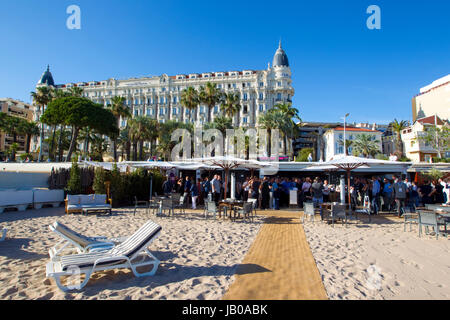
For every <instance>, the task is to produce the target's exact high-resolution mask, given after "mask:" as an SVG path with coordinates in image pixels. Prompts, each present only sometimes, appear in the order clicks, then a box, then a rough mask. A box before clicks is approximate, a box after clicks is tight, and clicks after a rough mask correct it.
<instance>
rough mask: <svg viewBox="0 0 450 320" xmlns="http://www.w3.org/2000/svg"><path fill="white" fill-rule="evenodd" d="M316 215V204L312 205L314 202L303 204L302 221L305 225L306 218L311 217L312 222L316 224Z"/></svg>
mask: <svg viewBox="0 0 450 320" xmlns="http://www.w3.org/2000/svg"><path fill="white" fill-rule="evenodd" d="M314 215H315V210H314V203H312V202H305V203H303V219H302V223H305V216H308V217H310V220H311V221H312V222H314Z"/></svg>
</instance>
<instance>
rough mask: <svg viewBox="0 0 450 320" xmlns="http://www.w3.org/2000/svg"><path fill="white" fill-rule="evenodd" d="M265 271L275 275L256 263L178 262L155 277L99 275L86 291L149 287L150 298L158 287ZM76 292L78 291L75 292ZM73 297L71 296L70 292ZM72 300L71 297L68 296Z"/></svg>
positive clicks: (91, 293) (86, 293)
mask: <svg viewBox="0 0 450 320" xmlns="http://www.w3.org/2000/svg"><path fill="white" fill-rule="evenodd" d="M155 256H157V257H158V258H162V257H163V255H162V254H161V252H160V253H158V252H155ZM261 272H271V271H270V270H268V269H266V268H264V267H262V266H259V265H256V264H235V265H233V266H220V265H212V266H184V265H180V264H176V263H164V262H161V264H160V266H159V268H158V271H157V272H156V274H155V275H154V276H151V277H141V278H137V277H135V276H134V275H133V273H132V272H131V271H130V270H129V269H120V270H116V271H112V272H111V271H107V272H98V273H97V274H93V276H91V280H90V281H89V283H88V284H87V285H86V287H85V288H84V289H83V290H82V293H83V295H84V296H88V297H89V296H95V295H97V294H99V293H101V292H102V291H103V290H114V291H119V290H123V289H128V288H131V287H136V288H141V289H144V288H147V290H148V291H149V295H150V294H151V292H152V290H156V289H157V288H158V287H162V286H167V285H170V284H171V283H176V282H181V281H186V280H189V279H193V280H192V282H193V283H192V285H193V286H194V285H195V284H197V283H198V284H200V283H201V281H200V280H197V279H195V278H199V277H219V276H228V277H231V276H233V275H234V274H237V275H244V274H253V273H261ZM74 293H76V292H74ZM69 295H70V293H69ZM67 298H69V299H70V297H67Z"/></svg>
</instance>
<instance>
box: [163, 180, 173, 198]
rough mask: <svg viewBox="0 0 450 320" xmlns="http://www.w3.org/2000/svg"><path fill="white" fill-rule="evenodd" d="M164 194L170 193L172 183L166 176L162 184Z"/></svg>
mask: <svg viewBox="0 0 450 320" xmlns="http://www.w3.org/2000/svg"><path fill="white" fill-rule="evenodd" d="M162 189H163V194H164V196H166V197H168V196H170V194H171V193H172V183H171V181H170V180H169V177H166V181H164V183H163V185H162Z"/></svg>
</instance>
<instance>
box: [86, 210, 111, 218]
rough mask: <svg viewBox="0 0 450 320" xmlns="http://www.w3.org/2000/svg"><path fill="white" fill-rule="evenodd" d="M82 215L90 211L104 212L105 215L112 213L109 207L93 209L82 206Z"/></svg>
mask: <svg viewBox="0 0 450 320" xmlns="http://www.w3.org/2000/svg"><path fill="white" fill-rule="evenodd" d="M81 211H82V214H83V215H86V216H87V215H89V214H90V213H96V214H100V213H102V214H105V215H112V210H111V208H104V209H103V208H101V209H95V208H83V209H82V210H81Z"/></svg>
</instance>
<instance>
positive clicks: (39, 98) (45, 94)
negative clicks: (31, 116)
mask: <svg viewBox="0 0 450 320" xmlns="http://www.w3.org/2000/svg"><path fill="white" fill-rule="evenodd" d="M36 91H37V92H31V98H32V100H33V103H34V104H35V105H36V106H37V107H38V110H39V113H40V115H42V114H43V112H44V108H45V106H46V105H47V104H48V103H49V102H50V101H52V89H51V88H50V87H47V86H42V87H38V88H37V90H36ZM39 140H40V142H39V156H38V161H41V160H42V141H43V140H44V124H43V123H41V134H40V139H39Z"/></svg>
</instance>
